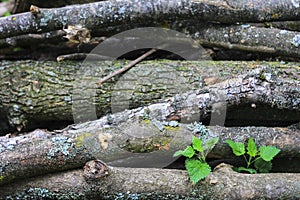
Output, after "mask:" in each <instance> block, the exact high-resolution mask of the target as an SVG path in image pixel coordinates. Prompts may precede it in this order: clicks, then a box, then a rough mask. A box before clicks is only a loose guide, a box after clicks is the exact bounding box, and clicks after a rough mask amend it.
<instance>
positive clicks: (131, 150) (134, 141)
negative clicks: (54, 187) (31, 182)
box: [0, 120, 300, 185]
mask: <svg viewBox="0 0 300 200" xmlns="http://www.w3.org/2000/svg"><path fill="white" fill-rule="evenodd" d="M128 123H130V124H128ZM101 127H103V120H102V121H101V120H99V121H94V122H86V123H84V124H81V125H77V126H72V127H69V128H68V129H65V130H62V131H57V132H61V133H59V134H58V133H56V134H55V133H53V132H47V131H45V130H39V129H38V130H35V131H33V132H31V133H29V134H26V135H22V136H17V137H12V138H9V137H1V138H0V158H1V159H0V164H1V166H2V168H1V171H0V177H1V179H0V185H3V184H6V183H8V182H11V181H12V180H15V179H20V178H26V177H32V176H37V175H41V174H46V173H50V172H58V171H62V170H67V169H76V168H79V167H82V166H83V165H84V164H85V163H86V162H87V161H88V160H91V159H94V158H97V159H101V160H103V161H105V162H108V164H110V165H112V166H121V167H158V168H162V167H166V166H168V165H169V164H171V163H172V162H174V161H175V160H176V158H173V157H172V155H173V153H174V152H175V151H176V150H179V149H184V148H185V147H186V146H188V145H190V143H191V138H192V135H193V133H192V131H191V130H190V129H188V127H187V125H186V124H182V125H181V127H180V128H177V129H176V128H172V127H168V126H165V127H164V128H165V130H164V131H163V132H161V131H159V130H157V129H158V128H157V127H156V126H155V125H153V124H151V123H145V122H136V121H133V120H131V121H130V122H123V123H121V124H119V125H118V128H116V127H111V128H107V127H106V128H101ZM141 131H144V132H143V133H141ZM209 131H210V135H208V136H207V138H211V137H219V143H218V144H217V145H216V146H215V148H214V149H213V150H212V151H211V152H210V153H209V154H208V159H214V160H216V161H215V162H220V161H218V159H219V160H221V161H222V160H226V159H227V160H228V161H229V162H230V163H232V160H230V159H231V158H236V157H234V155H233V153H232V151H231V149H230V148H229V146H228V145H227V144H226V143H225V140H227V139H231V140H234V141H239V142H246V141H247V139H248V138H250V137H251V138H254V140H255V142H256V143H257V145H258V146H262V145H272V146H276V147H278V148H280V149H281V152H280V153H279V154H278V156H276V158H284V159H288V158H290V159H293V161H292V165H289V166H287V165H285V164H282V163H278V162H277V166H276V164H275V163H274V164H273V169H274V171H284V170H286V168H287V167H289V168H291V166H293V165H295V163H297V160H299V152H300V149H299V148H300V145H299V144H300V141H299V138H300V129H299V128H295V127H290V128H267V127H243V128H241V127H232V128H226V127H219V126H211V127H209ZM200 137H201V136H200ZM205 138H206V137H204V136H202V139H203V141H205V140H206V139H205ZM154 161H155V162H154ZM215 162H212V165H214V163H215ZM235 164H239V165H241V162H237V163H235ZM242 164H243V163H242ZM290 171H294V172H299V169H298V168H297V167H295V168H293V169H292V170H290Z"/></svg>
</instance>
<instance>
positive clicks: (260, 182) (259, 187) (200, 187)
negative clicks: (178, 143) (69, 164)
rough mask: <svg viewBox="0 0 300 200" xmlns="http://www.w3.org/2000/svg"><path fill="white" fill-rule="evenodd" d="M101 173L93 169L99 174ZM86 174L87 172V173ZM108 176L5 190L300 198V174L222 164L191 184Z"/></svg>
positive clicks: (112, 171) (51, 195)
mask: <svg viewBox="0 0 300 200" xmlns="http://www.w3.org/2000/svg"><path fill="white" fill-rule="evenodd" d="M100 170H101V169H97V168H96V169H94V171H93V172H94V173H95V172H99V171H100ZM85 172H86V171H85ZM107 172H108V174H107V175H106V176H102V177H98V178H95V179H89V178H86V176H85V173H84V172H83V170H73V171H69V172H62V173H56V174H49V175H45V176H42V177H36V178H32V179H26V180H22V181H18V182H16V183H11V184H8V185H6V186H1V187H0V190H1V193H0V198H2V199H5V198H6V199H16V198H20V199H25V198H27V197H30V198H36V199H39V198H47V199H60V198H63V199H133V198H134V199H170V200H171V199H172V200H174V199H224V198H226V199H299V198H300V194H299V191H300V174H297V173H276V174H256V175H250V174H240V173H236V172H234V171H233V170H232V169H231V166H230V165H225V164H222V165H219V166H218V167H217V168H216V169H215V170H214V172H212V173H211V174H210V175H209V176H208V177H206V178H205V179H204V180H202V181H200V182H199V183H198V184H196V185H192V184H191V183H190V181H189V177H188V175H187V173H186V171H183V170H171V169H153V168H119V167H108V169H107Z"/></svg>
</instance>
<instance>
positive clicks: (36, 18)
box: [0, 0, 299, 38]
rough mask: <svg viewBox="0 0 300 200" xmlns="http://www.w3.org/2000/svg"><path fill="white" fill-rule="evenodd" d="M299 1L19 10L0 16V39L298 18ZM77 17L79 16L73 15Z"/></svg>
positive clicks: (129, 1) (175, 0) (126, 1)
mask: <svg viewBox="0 0 300 200" xmlns="http://www.w3.org/2000/svg"><path fill="white" fill-rule="evenodd" d="M298 12H299V3H296V2H294V1H288V0H272V1H271V2H267V3H266V2H262V1H260V0H244V1H239V2H237V1H218V2H216V1H205V0H204V1H201V0H180V1H179V0H161V1H157V2H155V3H153V1H152V0H143V1H139V2H136V1H133V0H122V1H103V2H95V3H90V4H81V5H72V6H66V7H62V8H55V9H40V10H39V11H38V12H36V13H34V14H33V13H29V12H27V13H21V14H17V15H12V16H9V17H3V18H1V19H0V30H1V35H0V38H7V37H12V36H16V35H21V34H26V33H38V32H48V31H55V30H61V29H62V28H63V27H66V26H69V25H79V24H81V25H82V26H84V27H86V28H87V29H89V30H91V31H92V32H93V31H96V30H97V29H98V28H99V27H101V28H103V27H104V26H105V27H109V26H112V25H118V24H124V23H127V24H128V23H139V22H141V23H144V24H145V25H146V24H147V23H152V21H163V20H174V19H196V20H201V21H203V22H207V21H215V22H222V23H236V22H262V21H272V20H273V21H274V20H278V21H281V20H298V19H299V16H298ZM74 16H79V17H74Z"/></svg>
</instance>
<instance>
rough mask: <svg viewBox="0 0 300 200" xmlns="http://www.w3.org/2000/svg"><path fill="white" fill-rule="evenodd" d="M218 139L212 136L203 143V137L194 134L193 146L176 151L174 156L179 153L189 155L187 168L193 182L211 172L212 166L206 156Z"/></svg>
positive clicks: (186, 162) (186, 161)
mask: <svg viewBox="0 0 300 200" xmlns="http://www.w3.org/2000/svg"><path fill="white" fill-rule="evenodd" d="M218 140H219V139H218V138H212V139H210V140H208V141H207V142H206V144H205V145H203V144H202V140H201V139H199V138H197V137H195V136H193V138H192V146H187V147H186V149H185V150H179V151H176V152H175V153H174V155H173V156H174V157H176V156H179V155H183V156H185V157H187V159H186V160H185V168H186V170H187V172H188V174H189V177H190V179H191V181H192V183H193V184H196V183H197V182H198V181H199V180H201V179H203V178H205V177H206V176H208V175H209V174H210V172H211V168H210V166H209V165H208V164H207V162H206V161H205V158H206V156H207V154H208V153H209V152H210V151H211V150H212V149H213V147H214V146H215V144H217V142H218Z"/></svg>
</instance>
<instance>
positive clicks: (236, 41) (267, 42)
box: [174, 22, 300, 58]
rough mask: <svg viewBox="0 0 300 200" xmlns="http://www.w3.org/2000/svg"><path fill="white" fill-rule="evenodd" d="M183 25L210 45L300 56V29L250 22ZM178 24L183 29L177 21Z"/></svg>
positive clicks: (286, 55) (283, 55)
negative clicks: (259, 25)
mask: <svg viewBox="0 0 300 200" xmlns="http://www.w3.org/2000/svg"><path fill="white" fill-rule="evenodd" d="M178 24H179V23H178ZM195 24H196V25H195ZM180 26H182V29H184V31H185V32H186V33H187V34H189V35H190V36H191V37H192V38H193V39H195V40H197V41H199V43H200V44H201V45H204V46H207V47H221V48H225V49H232V50H239V51H247V52H260V53H265V54H270V55H276V56H282V57H283V58H284V57H296V58H300V50H299V48H300V35H299V32H297V31H287V30H280V29H276V28H263V27H255V26H251V25H250V24H244V25H239V26H237V25H232V26H224V25H217V24H213V25H212V24H211V25H207V24H198V25H197V23H194V22H186V23H184V22H181V23H180ZM174 28H175V29H176V28H177V29H178V30H180V27H178V26H177V25H176V24H174Z"/></svg>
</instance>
